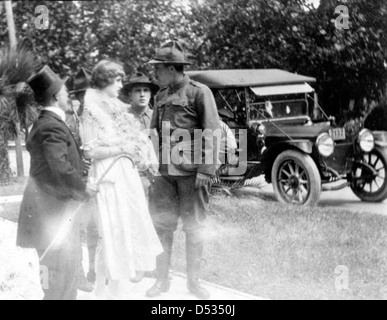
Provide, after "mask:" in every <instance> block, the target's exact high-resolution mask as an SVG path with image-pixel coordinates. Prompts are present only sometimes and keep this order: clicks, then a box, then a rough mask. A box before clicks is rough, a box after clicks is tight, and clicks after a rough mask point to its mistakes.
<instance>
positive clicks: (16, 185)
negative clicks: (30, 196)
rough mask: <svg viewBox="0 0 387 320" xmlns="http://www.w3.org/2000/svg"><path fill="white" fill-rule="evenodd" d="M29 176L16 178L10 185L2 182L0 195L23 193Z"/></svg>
mask: <svg viewBox="0 0 387 320" xmlns="http://www.w3.org/2000/svg"><path fill="white" fill-rule="evenodd" d="M27 181H28V177H24V178H15V180H14V181H13V182H12V183H11V184H10V185H1V184H0V197H6V196H15V195H18V196H19V195H22V194H23V193H24V189H25V187H26V184H27Z"/></svg>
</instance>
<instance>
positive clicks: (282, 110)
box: [250, 95, 309, 120]
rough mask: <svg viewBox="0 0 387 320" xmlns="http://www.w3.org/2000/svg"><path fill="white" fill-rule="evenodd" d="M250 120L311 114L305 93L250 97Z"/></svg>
mask: <svg viewBox="0 0 387 320" xmlns="http://www.w3.org/2000/svg"><path fill="white" fill-rule="evenodd" d="M250 99H251V101H250V120H261V119H262V120H263V119H266V118H268V119H272V118H289V117H296V116H306V115H309V112H308V109H309V108H308V100H307V99H306V98H305V96H304V95H286V96H270V97H257V96H256V95H251V97H250Z"/></svg>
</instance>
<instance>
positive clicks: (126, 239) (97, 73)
mask: <svg viewBox="0 0 387 320" xmlns="http://www.w3.org/2000/svg"><path fill="white" fill-rule="evenodd" d="M123 77H124V71H123V68H122V66H121V65H119V64H118V63H115V62H112V61H108V60H103V61H101V62H99V63H98V64H97V65H96V67H95V68H94V70H93V75H92V88H93V89H89V90H87V92H86V95H85V111H84V114H83V116H82V120H81V138H82V141H83V149H84V151H85V155H86V157H87V158H90V159H92V160H93V165H92V167H91V170H90V174H89V177H90V179H91V180H93V179H94V180H96V179H98V178H99V177H101V176H102V175H103V173H104V172H105V171H106V170H107V169H108V168H109V166H110V165H111V164H112V163H113V161H114V160H115V159H116V158H117V157H118V156H121V155H129V156H130V157H131V158H132V160H133V161H131V160H130V159H128V158H120V159H119V160H118V161H117V163H116V164H115V165H114V166H113V167H112V169H111V170H110V171H109V173H108V174H107V175H106V177H105V179H104V181H103V183H102V184H101V186H100V191H99V193H98V195H97V197H96V198H95V200H94V203H93V205H94V208H93V210H94V213H95V219H96V222H97V225H98V231H99V235H100V241H99V245H98V249H97V257H96V273H97V281H96V289H95V295H96V297H97V298H99V299H106V298H112V299H121V298H122V299H124V298H125V297H124V296H123V295H124V290H123V287H124V284H125V283H127V282H128V281H129V280H130V279H132V278H134V277H135V276H136V270H143V271H152V270H154V269H155V263H156V257H157V255H159V254H160V253H162V246H161V244H160V242H159V239H158V236H157V234H156V232H155V230H154V227H153V223H152V220H151V217H150V214H149V211H148V205H147V200H146V197H145V194H144V190H143V188H142V183H141V179H140V176H139V174H138V171H137V170H138V169H140V170H145V169H150V170H151V171H153V173H156V172H157V169H158V163H157V162H158V161H157V157H156V155H155V154H154V151H153V146H152V143H151V141H150V140H149V138H148V136H147V135H146V134H145V133H142V132H141V129H140V127H139V123H138V122H137V121H136V120H135V118H134V116H133V115H131V114H129V113H128V112H127V109H128V105H126V104H124V103H123V102H121V101H120V100H119V99H118V96H119V92H120V90H121V89H122V80H123Z"/></svg>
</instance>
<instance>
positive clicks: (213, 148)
mask: <svg viewBox="0 0 387 320" xmlns="http://www.w3.org/2000/svg"><path fill="white" fill-rule="evenodd" d="M195 101H196V107H197V110H198V114H199V117H200V120H201V125H202V129H203V130H204V135H203V150H202V154H203V157H204V163H203V164H200V165H199V167H198V173H199V174H200V175H201V176H202V175H207V176H212V175H214V174H215V172H216V168H217V162H218V158H219V145H220V142H221V137H222V131H221V127H220V119H219V115H218V110H217V107H216V103H215V99H214V96H213V94H212V92H211V90H210V89H209V88H208V87H206V86H203V87H201V88H200V90H198V93H197V96H196V99H195ZM206 132H207V134H206Z"/></svg>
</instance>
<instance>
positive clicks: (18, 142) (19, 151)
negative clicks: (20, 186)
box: [15, 120, 24, 177]
mask: <svg viewBox="0 0 387 320" xmlns="http://www.w3.org/2000/svg"><path fill="white" fill-rule="evenodd" d="M15 125H16V130H17V135H16V139H15V152H16V166H17V176H18V177H24V163H23V147H22V135H21V126H20V121H19V120H18V121H17V122H15Z"/></svg>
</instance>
